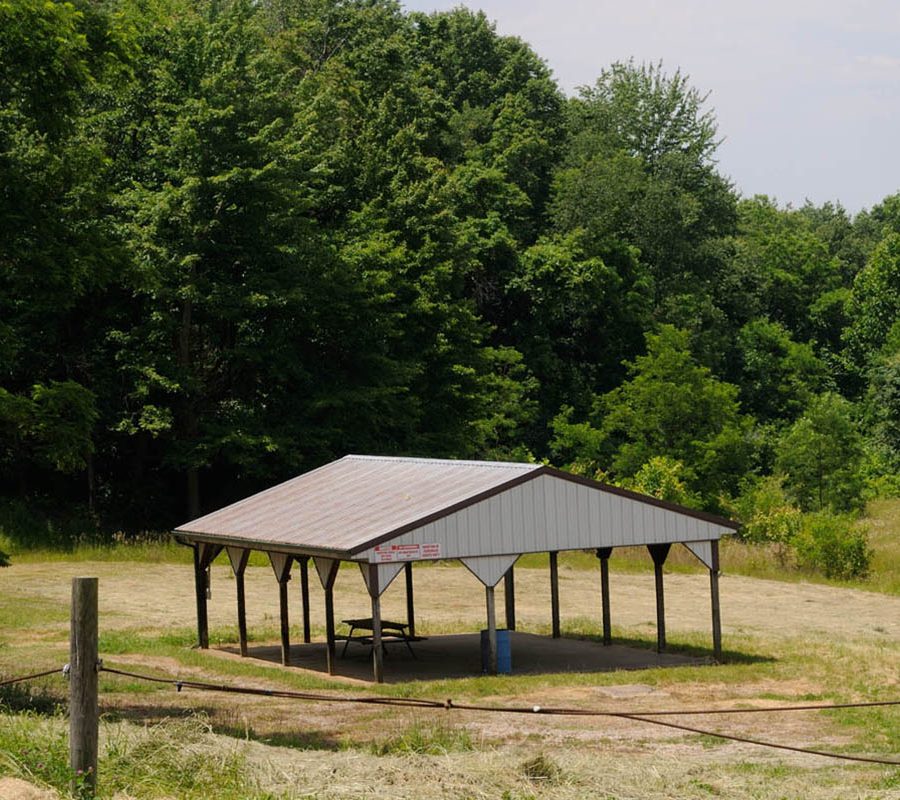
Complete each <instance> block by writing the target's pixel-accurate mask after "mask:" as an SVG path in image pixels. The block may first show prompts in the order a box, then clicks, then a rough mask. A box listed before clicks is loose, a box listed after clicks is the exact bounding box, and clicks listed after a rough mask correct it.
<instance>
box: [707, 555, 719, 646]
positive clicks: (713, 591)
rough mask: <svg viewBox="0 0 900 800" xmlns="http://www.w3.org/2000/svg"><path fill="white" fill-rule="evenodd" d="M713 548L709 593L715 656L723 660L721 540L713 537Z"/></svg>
mask: <svg viewBox="0 0 900 800" xmlns="http://www.w3.org/2000/svg"><path fill="white" fill-rule="evenodd" d="M710 546H711V548H712V567H710V570H709V594H710V599H711V601H712V638H713V658H715V660H716V661H721V660H722V620H721V618H720V616H719V542H718V540H716V539H713V540H712V541H711V542H710Z"/></svg>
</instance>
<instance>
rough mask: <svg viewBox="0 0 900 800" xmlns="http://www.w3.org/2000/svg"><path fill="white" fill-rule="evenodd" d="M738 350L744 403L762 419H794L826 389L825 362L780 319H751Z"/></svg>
mask: <svg viewBox="0 0 900 800" xmlns="http://www.w3.org/2000/svg"><path fill="white" fill-rule="evenodd" d="M737 349H738V353H739V357H740V371H739V379H738V385H739V386H740V389H741V393H740V398H741V406H742V408H743V409H744V410H745V411H748V412H750V413H751V414H753V415H754V416H755V417H756V418H757V419H758V420H759V421H761V422H771V421H777V420H788V421H790V420H793V419H794V418H796V417H797V416H798V415H799V414H800V412H802V411H803V409H805V408H806V407H807V406H808V405H809V402H810V400H811V399H812V396H813V395H814V394H818V393H819V392H821V391H823V390H824V389H825V388H827V385H828V383H829V379H828V370H827V367H826V366H825V364H824V363H823V362H822V361H820V360H819V359H818V358H816V355H815V353H814V352H813V349H812V347H810V346H809V345H808V344H800V343H798V342H795V341H793V340H792V339H791V336H790V333H788V331H787V330H786V329H785V328H784V326H783V325H781V324H780V323H778V322H769V321H768V320H765V319H756V320H753V321H751V322H748V323H747V324H746V325H745V326H744V327H743V328H741V330H740V331H739V332H738V336H737Z"/></svg>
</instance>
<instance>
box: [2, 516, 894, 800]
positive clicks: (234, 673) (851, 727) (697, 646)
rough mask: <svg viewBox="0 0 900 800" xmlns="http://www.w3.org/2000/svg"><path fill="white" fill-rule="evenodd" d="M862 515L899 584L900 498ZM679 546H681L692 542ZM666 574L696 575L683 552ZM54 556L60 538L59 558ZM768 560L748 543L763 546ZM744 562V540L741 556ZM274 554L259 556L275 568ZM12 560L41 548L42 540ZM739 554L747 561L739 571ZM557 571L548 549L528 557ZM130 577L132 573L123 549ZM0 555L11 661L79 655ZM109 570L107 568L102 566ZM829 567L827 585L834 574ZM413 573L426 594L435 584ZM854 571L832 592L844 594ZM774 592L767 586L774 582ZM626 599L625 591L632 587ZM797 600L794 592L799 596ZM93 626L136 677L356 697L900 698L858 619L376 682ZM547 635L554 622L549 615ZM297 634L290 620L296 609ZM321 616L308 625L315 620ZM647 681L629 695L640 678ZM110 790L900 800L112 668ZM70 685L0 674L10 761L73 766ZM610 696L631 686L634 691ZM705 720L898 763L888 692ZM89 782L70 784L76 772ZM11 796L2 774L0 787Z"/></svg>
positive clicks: (50, 778)
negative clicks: (615, 659)
mask: <svg viewBox="0 0 900 800" xmlns="http://www.w3.org/2000/svg"><path fill="white" fill-rule="evenodd" d="M865 524H866V525H867V526H868V527H869V530H870V542H871V544H872V546H873V550H874V552H875V558H874V560H873V574H872V577H871V578H870V579H869V580H868V581H863V582H858V583H855V584H854V586H856V587H857V588H862V589H868V590H875V591H880V592H884V593H886V594H897V593H898V586H897V584H898V578H897V574H898V572H900V544H898V530H900V502H897V501H890V502H888V501H882V502H881V503H878V504H873V505H872V506H870V509H869V517H868V519H867V520H866V522H865ZM737 548H744V545H740V544H731V543H730V544H728V545H726V546H725V547H724V548H723V563H724V568H725V570H726V571H738V569H737V568H736V567H739V569H740V570H741V571H746V572H748V573H750V574H761V575H763V576H765V577H767V578H772V577H782V578H784V577H787V579H789V580H792V581H795V580H799V579H802V578H803V577H804V576H802V575H797V574H795V573H793V572H791V573H788V574H786V575H785V573H784V570H783V569H782V570H781V572H779V569H778V566H777V564H776V563H775V562H774V559H773V560H772V562H771V563H769V562H768V561H766V558H767V556H765V555H763V556H762V557H761V558H762V560H761V561H760V562H759V563H752V564H751V563H746V562H741V561H740V559H739V558H738V557H737V555H738V554H740V553H743V552H744V551H743V550H738V549H737ZM679 550H680V548H679ZM675 553H676V551H673V559H672V560H671V562H670V563H669V564H667V568H668V569H669V571H672V572H679V571H694V570H698V569H699V567H698V566H695V564H694V563H692V562H693V559H692V557H691V556H690V555H689V554H687V553H684V554H683V555H680V556H675ZM48 555H49V554H48ZM52 555H53V560H56V561H59V562H65V561H76V562H84V563H85V569H86V571H88V570H89V567H90V563H97V562H103V563H107V562H120V561H128V562H130V564H140V563H170V562H171V563H185V564H186V563H187V562H189V560H190V551H189V550H188V549H187V548H184V547H181V546H178V545H171V544H165V543H154V542H150V541H145V542H142V543H139V544H137V545H128V544H124V543H120V544H117V545H114V546H110V547H104V548H97V547H96V546H94V547H81V548H77V549H76V550H75V551H74V552H73V553H69V554H58V553H54V554H52ZM754 557H755V556H754ZM748 558H749V557H748ZM263 559H264V557H258V562H257V563H258V564H259V565H264V564H265V563H266V562H265V561H264V560H263ZM14 560H15V561H16V562H17V563H25V562H27V561H32V560H33V561H35V562H39V561H46V560H50V559H47V558H42V557H41V554H40V553H39V552H35V551H30V552H22V553H18V554H16V555H15V559H14ZM611 564H612V568H613V572H614V574H615V573H616V572H619V573H627V572H631V571H649V570H650V565H649V559H648V558H647V557H646V554H645V553H643V552H641V551H633V552H630V553H628V552H618V551H617V552H616V553H615V554H614V557H613V560H612V562H611ZM562 565H563V568H564V569H571V570H581V569H588V568H590V569H594V570H596V560H595V559H594V557H593V556H592V555H591V554H582V553H575V554H566V556H565V558H564V559H562ZM733 565H734V566H733ZM532 566H533V567H536V568H540V569H544V568H545V566H546V557H543V558H541V557H527V558H526V559H524V560H523V561H522V562H520V564H519V568H521V569H522V570H527V569H529V568H530V567H532ZM122 572H123V574H125V573H126V572H127V569H126V568H125V566H124V565H123V570H122ZM2 577H3V574H2V572H0V675H2V676H3V677H7V676H11V675H18V674H22V673H25V672H30V671H37V670H40V669H44V668H48V667H54V668H55V667H61V665H62V664H63V663H65V661H66V660H67V655H68V643H67V636H68V632H67V628H66V625H65V623H66V620H67V619H68V609H67V606H66V603H65V602H63V601H61V600H60V601H54V600H49V599H45V598H35V597H29V599H28V601H27V602H23V601H22V598H20V597H18V596H16V595H15V594H14V593H11V592H10V591H9V590H8V589H7V588H6V587H5V585H4V583H3V581H2ZM105 580H107V581H108V580H110V579H109V578H106V579H105ZM823 582H824V581H823ZM428 583H429V582H428V581H427V580H424V579H423V580H420V581H419V583H418V587H420V588H418V589H417V591H419V592H427V591H428V588H427V587H428ZM841 586H842V585H838V586H836V587H835V588H834V589H833V590H831V589H829V591H835V592H840V591H842V588H841ZM766 590H767V591H772V587H771V585H768V584H767V589H766ZM618 602H622V601H621V600H620V601H618ZM788 610H789V609H786V612H787V611H788ZM126 623H127V624H122V625H119V626H117V627H115V628H107V629H104V628H102V627H101V651H102V652H101V654H102V657H103V659H104V663H105V664H106V665H107V666H111V667H121V668H123V669H126V670H132V671H136V672H139V673H145V674H151V675H157V676H160V677H166V678H170V677H172V676H176V675H177V676H179V677H184V678H193V679H200V680H209V681H212V682H218V683H223V684H239V685H251V686H258V687H267V688H282V689H291V690H297V691H307V692H317V693H327V694H332V695H340V696H342V697H350V696H363V697H365V696H372V695H375V694H378V695H386V696H391V697H398V698H404V697H423V698H428V699H432V700H438V701H444V700H446V699H447V698H452V699H453V700H454V701H455V702H458V703H464V702H470V703H478V704H483V705H489V706H503V707H509V706H514V707H526V708H530V707H532V706H533V705H541V706H545V707H546V706H554V705H558V706H574V707H578V708H582V709H590V708H595V709H596V708H608V709H612V710H627V711H641V710H650V709H660V708H664V709H668V708H679V709H688V708H698V707H703V706H708V705H722V706H731V707H752V706H759V705H765V704H783V703H795V702H836V701H847V700H882V701H883V700H896V699H900V668H898V664H900V643H898V642H897V641H894V640H892V639H890V638H884V637H882V638H877V637H874V636H872V635H853V634H848V635H846V636H843V637H830V638H827V639H825V638H823V637H822V636H821V635H820V634H816V633H815V632H811V631H807V630H803V629H792V630H787V631H785V630H779V631H778V632H774V631H773V632H766V631H764V630H754V631H741V632H740V633H739V634H738V633H732V634H730V635H728V636H726V640H725V645H726V653H725V663H724V664H722V665H718V666H705V665H696V666H687V667H669V668H658V669H651V670H642V671H640V672H562V673H555V674H515V675H511V676H497V677H474V678H460V679H452V680H449V679H448V680H439V681H409V682H406V683H398V684H387V685H384V686H375V685H372V684H364V683H360V684H354V685H352V686H348V684H347V683H346V682H342V681H340V680H334V679H329V678H328V677H327V676H325V675H323V674H321V673H310V672H305V671H299V670H296V671H294V670H284V669H282V668H280V667H279V666H277V665H274V664H269V663H265V662H260V661H256V660H251V659H248V660H238V659H234V658H222V657H220V656H217V655H216V654H215V653H211V652H204V651H200V650H197V649H194V648H193V644H194V640H195V632H194V630H193V629H192V628H191V627H186V626H179V627H170V626H165V627H163V626H159V627H152V626H149V625H148V624H146V621H145V620H141V619H138V618H135V619H134V620H133V622H132V621H126ZM478 624H480V620H477V619H468V618H466V619H460V620H459V621H458V622H447V623H444V624H443V625H442V630H441V632H453V631H457V630H460V631H463V630H469V631H470V630H473V629H475V628H476V626H477V625H478ZM564 631H565V633H566V635H568V636H574V637H583V638H590V639H599V637H600V634H601V631H600V628H599V624H598V621H597V620H596V619H595V618H593V617H591V616H587V615H586V616H572V615H569V616H567V618H566V619H565V620H564ZM533 632H535V633H544V634H546V633H549V627H540V626H538V627H536V628H535V629H534V630H533ZM250 633H251V641H253V642H263V641H266V642H272V641H277V638H278V630H277V627H276V625H275V622H274V620H273V621H272V622H271V624H267V625H263V626H254V627H252V628H251V632H250ZM293 634H294V637H295V640H297V639H299V630H298V629H297V627H296V626H294V629H293ZM322 634H323V631H322V630H321V627H319V626H314V629H313V635H314V637H321V636H322ZM613 634H614V637H615V640H616V643H619V644H625V645H629V646H633V647H640V648H646V649H652V647H653V646H654V643H655V631H653V630H652V629H648V628H645V627H638V626H632V627H627V626H615V625H614V628H613ZM234 636H235V634H234V630H233V628H231V627H227V628H226V627H223V628H217V627H214V628H213V629H212V630H211V632H210V638H211V641H212V643H213V644H214V645H215V644H217V643H221V644H224V643H231V642H233V641H234ZM669 642H670V650H672V651H674V652H681V653H685V654H700V655H704V654H708V647H709V641H708V634H707V633H705V632H697V633H691V632H689V631H684V630H678V629H674V630H670V635H669ZM635 686H636V687H638V689H639V691H637V694H636V695H635V696H633V697H632V696H631V695H630V694H629V693H628V692H629V691H631V688H632V687H635ZM100 690H101V702H102V708H103V713H104V717H103V723H102V731H101V756H100V796H101V797H103V798H112V797H119V798H127V797H134V798H162V797H168V798H174V797H177V798H181V797H185V798H194V797H197V798H200V797H203V798H260V799H261V798H337V797H346V798H357V797H358V798H364V797H366V798H371V797H382V796H384V797H388V796H389V797H397V798H416V800H420V798H421V799H422V800H430V799H431V798H451V797H452V798H488V797H490V798H500V799H501V800H502V799H503V798H508V799H509V800H514V799H515V800H525V798H550V800H574V798H581V797H642V798H643V797H646V798H664V797H672V796H678V797H684V798H709V797H717V796H718V797H735V798H769V797H772V798H782V797H784V798H800V797H804V798H811V799H812V800H825V798H844V797H865V798H893V797H898V796H900V768H892V767H886V766H876V765H854V764H848V763H842V762H838V761H832V760H829V759H824V758H816V757H813V756H799V755H798V756H792V755H789V754H784V753H780V752H777V751H768V750H763V749H760V748H754V747H751V746H746V745H736V744H733V743H723V741H722V740H721V739H718V738H715V737H710V736H706V735H699V736H698V735H695V734H689V733H685V734H683V735H682V734H680V733H678V732H676V731H671V730H664V729H658V728H654V727H652V726H649V725H642V724H638V723H628V722H624V721H621V720H610V719H605V718H592V717H574V718H573V717H543V716H540V715H533V714H532V715H514V716H513V715H502V714H489V713H483V712H482V713H470V712H463V711H446V710H443V709H439V710H422V709H413V710H410V709H396V708H383V707H371V706H357V705H352V704H338V705H332V704H329V703H324V702H312V703H310V702H299V701H290V700H274V699H270V698H245V697H240V696H235V695H225V694H213V693H208V692H198V691H194V690H190V689H185V690H184V691H182V692H177V691H176V690H175V688H174V687H172V686H169V685H164V684H154V683H146V682H143V681H140V680H137V679H133V678H127V677H120V676H116V675H113V674H110V673H103V674H102V675H101V681H100ZM66 691H67V686H66V684H65V682H64V681H63V679H62V677H61V675H54V676H51V677H48V678H44V679H41V680H39V681H35V682H34V683H31V684H24V685H22V686H21V687H7V688H5V689H2V690H0V703H2V708H3V710H2V712H0V775H5V776H8V777H15V778H20V779H23V780H27V781H28V782H29V783H31V784H34V785H35V786H38V787H43V788H49V789H52V790H53V791H56V792H59V793H61V794H63V795H65V794H66V793H67V792H68V787H69V785H70V783H71V781H72V779H73V777H74V776H72V775H71V774H70V773H69V770H68V766H67V761H68V756H67V747H68V745H67V738H66V737H67V720H66V719H65V717H64V714H63V710H64V707H65V699H66ZM617 691H623V692H625V694H623V695H622V697H623V698H624V699H616V698H617V697H619V695H618V694H616V692H617ZM677 719H679V720H681V721H684V722H686V723H687V724H689V725H693V726H695V727H698V728H701V729H704V730H710V731H716V730H719V731H723V732H734V733H738V734H741V735H745V736H750V737H751V738H760V739H767V740H773V741H779V742H782V743H785V744H798V745H801V746H808V747H816V748H819V749H824V750H829V751H833V752H843V753H849V754H869V755H881V756H885V757H889V758H891V757H892V758H895V759H898V758H900V713H898V710H897V707H884V708H875V709H842V710H833V711H822V712H802V713H797V714H785V715H768V714H766V715H751V714H748V715H736V716H728V717H694V716H691V717H685V718H677ZM76 783H77V781H76ZM0 796H3V794H2V787H0Z"/></svg>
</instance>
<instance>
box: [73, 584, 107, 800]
mask: <svg viewBox="0 0 900 800" xmlns="http://www.w3.org/2000/svg"><path fill="white" fill-rule="evenodd" d="M98 665H99V658H98V653H97V579H96V578H73V579H72V619H71V627H70V637H69V763H70V766H71V767H72V773H73V778H72V793H73V794H75V795H76V796H78V797H81V796H84V795H85V794H86V795H87V796H89V797H93V796H94V792H95V790H96V788H97V735H98V726H99V718H100V709H99V705H98V701H97V677H98V676H97V667H98Z"/></svg>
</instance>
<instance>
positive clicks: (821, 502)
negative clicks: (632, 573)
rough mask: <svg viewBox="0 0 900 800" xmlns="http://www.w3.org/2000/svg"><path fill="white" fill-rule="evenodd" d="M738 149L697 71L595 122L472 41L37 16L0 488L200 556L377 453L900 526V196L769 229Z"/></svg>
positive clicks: (772, 212)
mask: <svg viewBox="0 0 900 800" xmlns="http://www.w3.org/2000/svg"><path fill="white" fill-rule="evenodd" d="M720 140H721V134H720V132H719V130H718V125H717V121H716V118H715V114H714V111H713V109H712V108H711V107H710V105H709V102H708V97H707V95H705V94H704V93H703V91H702V90H701V89H700V88H697V87H694V86H693V85H692V83H691V81H690V79H689V77H688V76H686V75H684V74H683V73H681V72H680V71H679V70H678V69H677V68H676V69H668V68H667V67H665V66H664V65H662V64H660V63H652V64H637V63H634V62H625V63H615V64H611V65H610V66H608V67H606V68H605V69H603V70H602V71H601V72H600V74H599V75H598V77H597V80H596V82H595V83H594V84H592V85H591V86H587V87H584V88H582V89H580V90H579V91H578V92H576V93H575V95H574V96H573V97H570V98H567V97H565V96H564V94H563V93H562V92H561V91H560V89H559V87H558V85H557V84H556V83H555V81H554V79H553V76H552V74H551V72H550V70H549V68H548V67H547V65H546V64H545V63H544V61H543V60H542V59H541V58H540V56H539V55H538V54H536V53H535V52H534V51H533V50H532V48H531V47H530V46H529V45H528V44H527V43H525V42H523V41H521V40H520V39H517V38H513V37H506V36H501V35H499V34H498V33H497V31H496V30H495V28H494V26H493V25H492V24H491V23H490V21H489V20H488V19H487V18H486V17H485V16H484V15H483V14H481V13H473V12H470V11H468V10H466V9H464V8H457V9H454V10H452V11H448V12H441V13H435V14H420V13H405V12H404V11H403V10H402V9H401V7H400V5H399V4H398V3H396V2H394V0H262V2H252V0H216V1H215V2H213V0H191V1H190V2H188V0H165V2H157V0H150V1H149V2H147V1H146V0H110V2H107V3H102V4H96V3H88V2H82V0H78V2H74V3H62V2H56V0H47V1H46V2H44V1H43V0H42V1H41V2H37V1H36V0H0V230H2V236H0V491H2V494H3V497H4V498H5V500H6V501H11V500H12V501H14V500H25V501H27V502H28V503H29V505H31V506H33V507H41V506H42V507H44V508H46V509H48V510H49V511H52V512H54V513H57V512H61V513H64V512H65V511H66V510H67V509H70V510H71V509H82V508H84V509H88V510H89V511H90V513H91V514H92V515H93V521H94V522H93V524H95V525H96V526H97V527H98V528H99V529H107V530H108V529H126V530H132V529H138V530H144V529H152V528H163V529H165V528H167V527H169V526H171V525H172V524H174V523H176V522H179V521H183V519H184V517H186V516H190V515H195V514H198V513H200V512H202V511H204V510H208V509H210V508H213V507H216V506H218V505H220V504H222V503H225V502H227V501H230V500H233V499H235V498H236V497H238V496H242V495H245V494H247V493H248V492H250V491H252V490H254V489H256V488H259V487H261V486H264V485H268V484H271V483H273V482H275V481H277V480H280V479H283V478H286V477H289V476H291V475H293V474H296V473H297V472H299V471H301V470H304V469H308V468H312V467H314V466H316V465H318V464H321V463H323V462H325V461H327V460H330V459H332V458H335V457H339V456H340V455H343V454H345V453H347V452H351V451H361V452H371V453H389V454H404V453H406V454H417V455H425V456H444V457H468V458H493V459H536V460H540V459H551V458H552V459H554V460H556V461H557V462H558V463H560V464H561V465H562V466H566V467H568V468H571V469H579V470H582V471H586V472H590V473H591V474H600V475H602V476H604V477H606V478H607V479H609V480H614V481H616V482H619V483H622V484H623V485H629V486H632V487H636V488H638V489H639V490H642V491H648V492H650V493H652V494H655V495H657V496H660V497H664V498H667V499H675V500H677V501H679V502H685V503H689V504H692V505H697V506H702V507H704V508H709V509H717V510H726V511H727V510H730V509H743V508H744V507H745V506H746V504H747V503H749V504H750V505H751V506H752V505H753V503H754V502H756V501H755V500H753V498H758V499H759V498H763V499H764V498H765V497H768V498H769V499H771V497H770V495H772V494H773V492H774V489H772V487H777V492H775V494H777V495H778V497H779V498H782V499H783V500H784V503H787V504H788V505H789V506H790V513H787V512H786V513H787V516H786V517H784V518H785V519H790V520H793V519H794V516H792V515H794V514H795V513H796V514H803V513H806V512H807V511H816V513H819V512H820V511H821V512H822V513H826V512H828V510H829V509H830V510H837V511H843V510H847V509H855V508H858V507H859V505H860V503H861V502H862V500H863V499H864V498H865V497H867V496H870V495H871V494H872V493H874V492H878V491H893V490H894V489H891V488H890V487H895V486H896V481H895V480H893V479H892V476H893V475H895V474H896V469H897V465H898V464H900V437H898V434H897V431H898V428H900V411H898V401H897V397H898V381H900V379H898V375H900V368H898V360H897V359H898V356H897V353H898V351H900V347H898V342H900V321H898V319H900V293H898V292H900V288H898V287H900V195H894V196H892V197H888V198H886V199H885V200H884V201H883V202H882V203H880V204H878V205H877V206H875V207H874V208H872V209H870V210H868V211H864V212H862V213H860V214H858V215H856V216H855V217H853V216H851V215H849V214H847V212H846V211H845V210H844V209H843V208H841V207H840V206H839V205H837V204H825V205H824V206H821V207H818V206H814V205H812V204H807V205H805V206H804V207H802V208H799V209H794V208H789V207H788V208H785V207H782V206H779V205H778V204H777V203H775V202H774V201H772V200H770V199H769V198H766V197H753V198H741V197H740V196H739V195H738V193H737V192H736V190H735V188H734V186H732V184H731V183H730V181H729V180H728V179H727V177H726V176H724V175H723V174H722V173H721V172H720V171H719V168H718V165H717V161H716V153H717V148H718V145H719V142H720ZM760 487H762V488H760ZM765 487H769V488H768V489H765ZM764 489H765V491H764ZM769 490H771V491H769ZM748 498H749V499H748ZM763 499H759V502H758V503H757V505H758V506H759V509H757V511H759V514H761V515H762V516H761V517H760V518H762V517H765V516H766V514H765V513H763V511H765V509H762V506H763V505H765V503H764V502H763ZM744 501H746V502H744ZM766 502H768V501H766ZM780 502H781V500H779V503H780ZM770 505H771V504H770ZM776 505H778V504H777V503H776ZM778 507H779V508H781V506H778ZM760 509H762V510H760ZM740 513H741V514H743V515H744V516H746V517H747V519H750V518H751V517H752V518H754V519H755V518H756V517H754V514H756V513H757V512H755V511H752V510H751V511H747V512H746V514H745V513H744V511H741V512H740ZM766 513H768V512H766ZM779 513H780V512H779ZM759 514H757V516H759ZM779 518H780V517H779ZM760 524H762V523H760ZM801 527H802V526H801ZM820 527H821V530H826V529H827V530H831V529H830V528H828V526H827V525H825V524H824V523H823V525H822V526H820ZM813 528H815V526H813ZM813 528H810V529H809V530H813ZM798 530H799V528H798ZM804 530H806V529H805V528H804ZM815 530H819V528H815ZM797 535H798V536H799V535H800V534H799V533H798V534H797ZM810 535H811V534H810ZM822 535H823V536H824V535H825V534H822ZM828 535H829V536H831V534H830V533H829V534H828Z"/></svg>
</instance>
